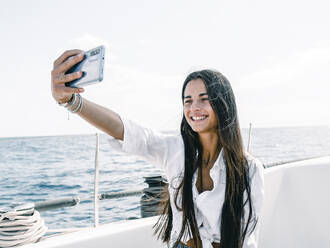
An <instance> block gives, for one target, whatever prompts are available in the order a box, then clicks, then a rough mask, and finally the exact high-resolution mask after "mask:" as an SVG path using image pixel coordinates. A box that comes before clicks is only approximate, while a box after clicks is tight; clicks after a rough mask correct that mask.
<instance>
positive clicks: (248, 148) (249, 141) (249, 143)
mask: <svg viewBox="0 0 330 248" xmlns="http://www.w3.org/2000/svg"><path fill="white" fill-rule="evenodd" d="M251 131H252V123H250V128H249V139H248V145H247V151H248V152H249V151H250V146H251Z"/></svg>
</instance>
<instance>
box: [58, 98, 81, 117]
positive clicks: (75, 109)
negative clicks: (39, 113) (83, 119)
mask: <svg viewBox="0 0 330 248" xmlns="http://www.w3.org/2000/svg"><path fill="white" fill-rule="evenodd" d="M58 104H59V105H60V106H63V107H65V108H67V109H68V111H70V112H71V113H81V110H82V107H83V99H82V97H81V95H80V94H79V93H78V94H72V96H71V98H70V99H69V100H68V101H67V102H63V103H60V102H59V103H58Z"/></svg>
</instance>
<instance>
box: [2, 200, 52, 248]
mask: <svg viewBox="0 0 330 248" xmlns="http://www.w3.org/2000/svg"><path fill="white" fill-rule="evenodd" d="M46 231H47V227H46V226H45V222H44V220H43V219H41V217H40V214H39V212H38V211H37V210H35V209H34V205H33V204H27V205H23V206H20V207H18V208H14V209H13V210H10V211H1V210H0V247H1V248H6V247H14V246H21V245H24V244H29V243H34V242H37V241H38V240H39V239H40V238H41V237H42V236H43V235H44V234H45V233H46Z"/></svg>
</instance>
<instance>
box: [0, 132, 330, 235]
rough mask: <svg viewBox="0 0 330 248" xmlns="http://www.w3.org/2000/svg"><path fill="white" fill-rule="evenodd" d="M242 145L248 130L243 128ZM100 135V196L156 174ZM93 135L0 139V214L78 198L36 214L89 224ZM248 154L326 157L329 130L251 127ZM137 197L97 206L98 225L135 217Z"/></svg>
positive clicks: (52, 222) (266, 159)
mask: <svg viewBox="0 0 330 248" xmlns="http://www.w3.org/2000/svg"><path fill="white" fill-rule="evenodd" d="M242 132H243V139H244V141H245V144H246V143H247V138H248V130H246V129H243V130H242ZM108 139H109V136H107V135H105V134H101V135H100V153H99V167H100V174H99V179H100V182H99V192H100V193H105V192H108V193H110V192H119V191H125V190H132V189H134V190H139V189H143V188H145V187H147V185H146V184H145V183H144V181H143V176H147V175H150V174H155V173H160V171H159V170H158V169H157V168H156V167H155V166H154V165H151V164H148V163H146V162H145V161H143V160H142V159H141V158H139V157H136V156H132V155H128V154H122V153H119V152H116V151H114V150H112V149H111V147H110V145H109V143H108ZM95 144H96V137H95V135H74V136H51V137H22V138H2V139H0V169H1V174H0V195H1V197H0V209H3V208H7V207H8V206H12V205H13V204H19V203H28V202H39V201H46V200H54V199H58V198H63V197H71V196H79V197H80V198H89V197H90V200H88V201H85V202H83V203H80V204H78V205H77V206H74V207H66V208H60V209H54V210H48V211H44V212H41V216H42V217H43V218H44V219H45V222H46V225H47V226H48V227H49V228H50V229H54V228H73V227H87V226H91V225H93V216H94V212H93V211H94V205H93V192H94V159H95ZM250 151H251V153H252V154H253V155H254V156H256V157H258V158H259V159H260V160H261V161H262V162H263V163H264V164H266V165H267V164H268V163H271V162H276V161H286V160H294V159H303V158H308V157H314V156H323V155H330V127H328V126H322V127H290V128H255V129H253V130H252V139H251V149H250ZM139 205H140V196H134V197H127V198H121V199H110V200H102V201H100V206H99V211H100V223H101V224H102V223H109V222H115V221H120V220H125V219H128V218H132V217H133V218H134V217H136V218H139V217H140V206H139Z"/></svg>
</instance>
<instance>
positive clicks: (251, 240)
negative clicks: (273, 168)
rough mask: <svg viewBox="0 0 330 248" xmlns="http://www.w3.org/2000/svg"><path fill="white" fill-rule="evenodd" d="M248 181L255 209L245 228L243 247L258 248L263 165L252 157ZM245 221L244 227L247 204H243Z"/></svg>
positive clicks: (262, 198)
mask: <svg viewBox="0 0 330 248" xmlns="http://www.w3.org/2000/svg"><path fill="white" fill-rule="evenodd" d="M250 181H251V199H252V207H253V210H254V211H255V212H254V214H253V215H252V218H251V220H250V223H249V227H248V229H247V233H246V236H245V239H244V243H243V248H258V242H259V231H260V216H261V214H260V213H261V209H262V206H263V200H264V166H263V164H262V163H261V162H260V160H258V159H255V158H254V159H253V160H252V161H251V167H250ZM244 207H245V222H244V228H245V226H246V222H247V219H248V215H249V204H248V203H247V204H246V205H245V206H244ZM255 219H258V222H257V224H256V227H255V229H254V230H253V232H252V233H251V234H250V232H251V229H252V228H253V226H254V221H255Z"/></svg>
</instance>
